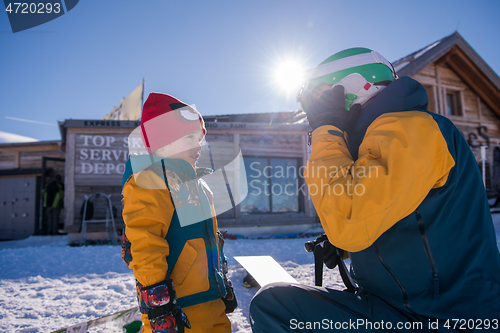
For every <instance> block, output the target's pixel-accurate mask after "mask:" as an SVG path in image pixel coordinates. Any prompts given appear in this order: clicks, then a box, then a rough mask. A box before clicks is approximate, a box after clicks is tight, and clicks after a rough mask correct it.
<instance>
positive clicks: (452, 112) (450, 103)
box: [446, 90, 462, 116]
mask: <svg viewBox="0 0 500 333" xmlns="http://www.w3.org/2000/svg"><path fill="white" fill-rule="evenodd" d="M461 109H462V108H461V105H460V93H459V92H458V91H449V90H448V91H446V115H447V116H461V115H462V110H461Z"/></svg>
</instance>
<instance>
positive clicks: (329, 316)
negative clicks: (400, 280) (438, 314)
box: [250, 283, 453, 333]
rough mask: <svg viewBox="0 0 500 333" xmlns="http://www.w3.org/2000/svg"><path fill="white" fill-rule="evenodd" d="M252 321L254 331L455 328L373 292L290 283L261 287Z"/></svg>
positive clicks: (355, 330)
mask: <svg viewBox="0 0 500 333" xmlns="http://www.w3.org/2000/svg"><path fill="white" fill-rule="evenodd" d="M250 322H251V325H252V330H253V332H254V333H270V332H272V333H279V332H325V331H334V330H341V331H346V332H437V331H438V330H439V332H453V330H452V329H450V330H447V329H446V328H443V324H444V323H443V322H437V321H436V320H435V319H428V318H425V317H416V316H415V315H412V314H410V313H407V312H402V311H400V310H398V309H395V308H393V307H392V306H390V305H389V304H387V303H386V302H384V301H383V300H382V299H380V298H378V297H376V296H374V295H371V294H362V293H359V294H352V293H348V292H342V291H338V290H333V289H327V288H322V287H312V286H306V285H300V284H289V283H274V284H270V285H268V286H266V287H264V288H262V289H261V290H259V292H258V293H257V294H256V295H255V296H254V298H253V299H252V302H251V303H250ZM437 326H439V328H438V327H437ZM431 328H432V329H431ZM437 328H438V329H437Z"/></svg>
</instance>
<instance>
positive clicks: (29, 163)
mask: <svg viewBox="0 0 500 333" xmlns="http://www.w3.org/2000/svg"><path fill="white" fill-rule="evenodd" d="M43 157H53V158H64V154H63V153H62V152H61V151H60V150H59V146H58V143H57V142H49V143H43V142H41V143H40V142H36V143H26V144H3V145H0V170H9V169H40V168H42V158H43Z"/></svg>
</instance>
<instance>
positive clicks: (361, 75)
mask: <svg viewBox="0 0 500 333" xmlns="http://www.w3.org/2000/svg"><path fill="white" fill-rule="evenodd" d="M397 78H398V77H397V75H396V72H395V70H394V67H393V66H392V64H391V63H390V62H389V61H387V60H386V59H385V58H384V57H383V56H382V55H380V53H378V52H375V51H372V50H370V49H367V48H363V47H355V48H350V49H346V50H343V51H340V52H337V53H335V54H334V55H332V56H330V57H328V58H327V59H326V60H324V61H323V62H322V63H320V64H319V65H318V67H316V68H314V69H312V70H311V71H310V72H309V75H308V78H307V79H308V81H307V82H306V84H305V85H304V86H303V87H302V89H301V90H300V91H299V93H298V95H297V102H299V103H300V106H301V108H302V110H304V111H307V109H308V107H309V106H310V105H311V102H312V101H313V100H314V99H315V98H317V97H319V96H320V95H321V93H323V92H324V91H325V90H327V89H331V88H332V87H334V86H336V85H342V86H343V87H344V89H345V94H346V100H345V108H346V110H349V109H350V106H351V105H352V104H354V103H359V104H361V105H363V104H364V103H366V101H368V100H369V99H370V98H371V97H373V96H375V95H376V94H378V93H379V92H380V91H382V90H383V89H384V88H385V87H386V86H387V85H388V84H389V83H390V82H392V81H394V80H395V79H397Z"/></svg>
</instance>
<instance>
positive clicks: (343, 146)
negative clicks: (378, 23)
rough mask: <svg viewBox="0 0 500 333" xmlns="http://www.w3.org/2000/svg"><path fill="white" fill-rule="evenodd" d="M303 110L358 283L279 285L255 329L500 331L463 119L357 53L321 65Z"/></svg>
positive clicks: (496, 284) (336, 241)
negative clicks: (432, 107) (431, 108)
mask: <svg viewBox="0 0 500 333" xmlns="http://www.w3.org/2000/svg"><path fill="white" fill-rule="evenodd" d="M300 103H301V106H302V109H303V110H304V111H305V112H306V113H307V118H308V120H309V124H310V125H311V128H312V129H313V132H312V153H311V156H310V158H309V161H308V163H307V168H306V171H305V173H304V174H305V178H306V181H307V184H308V187H309V190H310V193H311V199H312V202H313V204H314V207H315V208H316V211H317V212H318V215H319V218H320V220H321V223H322V226H323V228H324V231H325V233H326V235H327V236H328V239H329V241H330V242H331V244H333V246H335V247H337V248H339V249H341V252H344V253H347V254H348V256H349V257H350V260H351V271H350V275H351V277H352V279H353V280H354V282H355V283H356V284H357V286H358V288H357V290H356V291H355V293H351V292H346V291H338V290H333V289H329V288H319V287H309V286H303V285H291V286H290V285H283V284H278V285H271V286H269V287H267V288H265V289H263V290H261V291H259V293H258V294H257V295H256V296H255V297H254V299H253V300H252V303H251V305H250V315H251V317H252V319H253V320H252V328H253V331H254V332H259V333H260V332H291V331H293V332H322V331H323V330H343V331H353V332H354V331H356V332H372V331H374V330H380V331H384V332H403V331H405V332H406V331H408V332H427V331H439V332H442V331H448V330H449V331H452V330H461V329H464V328H465V329H468V330H470V331H472V330H476V329H477V330H488V329H489V330H494V331H498V329H499V328H500V322H499V321H500V317H499V314H500V253H499V251H498V247H497V242H496V237H495V230H494V227H493V223H492V218H491V214H490V211H489V205H488V200H487V197H486V192H485V190H484V185H483V183H482V179H481V175H480V173H479V168H478V165H477V162H476V160H475V157H474V155H473V154H472V151H471V150H470V148H469V146H468V144H467V142H466V141H465V139H464V137H463V135H462V134H461V133H460V131H459V130H458V129H457V128H456V127H455V126H454V125H453V123H452V122H451V121H450V120H449V119H447V118H446V117H444V116H441V115H438V114H435V113H432V112H428V111H426V110H427V103H428V98H427V93H426V90H425V88H424V87H423V86H422V85H421V84H420V83H418V82H417V81H415V80H413V79H411V78H409V77H402V78H397V76H396V74H395V72H394V69H393V68H392V65H391V64H390V63H389V62H388V61H387V60H385V59H384V58H383V57H382V56H381V55H380V54H379V53H377V52H374V51H372V50H369V49H366V48H353V49H347V50H344V51H341V52H338V53H336V54H334V55H333V56H331V57H329V58H328V59H326V60H325V61H324V62H323V63H321V64H320V65H319V66H318V67H317V68H316V70H315V72H314V73H313V76H312V78H310V80H309V82H308V84H307V86H306V87H305V88H304V90H303V91H302V93H301V96H300ZM326 252H327V251H326V249H325V253H326ZM332 252H333V253H335V252H334V251H332ZM328 262H331V258H325V263H327V264H328ZM457 323H458V324H457ZM463 323H468V324H469V326H468V327H467V326H464V325H463Z"/></svg>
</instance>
